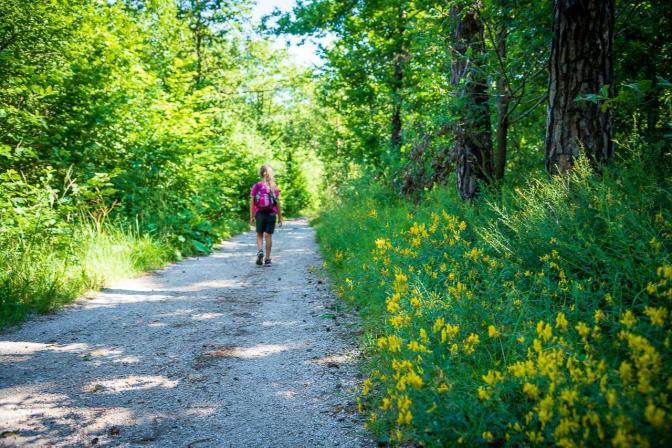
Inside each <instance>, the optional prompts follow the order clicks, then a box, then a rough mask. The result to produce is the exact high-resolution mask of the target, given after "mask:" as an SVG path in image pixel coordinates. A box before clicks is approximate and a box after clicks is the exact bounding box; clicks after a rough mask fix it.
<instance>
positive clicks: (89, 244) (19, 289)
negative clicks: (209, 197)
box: [0, 223, 242, 327]
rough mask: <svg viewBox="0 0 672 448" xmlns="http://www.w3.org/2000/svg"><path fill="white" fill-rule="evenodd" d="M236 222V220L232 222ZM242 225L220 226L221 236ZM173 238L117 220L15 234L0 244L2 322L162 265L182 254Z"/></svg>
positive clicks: (12, 321) (52, 307) (19, 318)
mask: <svg viewBox="0 0 672 448" xmlns="http://www.w3.org/2000/svg"><path fill="white" fill-rule="evenodd" d="M233 224H238V223H233ZM240 229H242V227H241V226H240V225H230V226H229V227H227V228H226V229H219V230H220V233H221V234H222V235H223V236H227V235H230V234H231V233H233V232H236V231H239V230H240ZM169 241H170V240H169V239H161V238H157V237H153V236H150V235H148V234H139V233H138V232H136V231H133V230H129V229H128V228H124V227H121V226H119V225H108V226H105V227H104V228H102V229H100V230H97V229H96V227H95V226H93V225H89V224H81V223H72V224H61V225H60V226H59V227H58V229H51V232H49V233H45V232H44V229H41V233H40V234H38V235H36V234H33V235H30V236H28V235H23V236H21V235H20V234H18V235H13V237H12V238H3V239H2V240H1V241H0V243H2V244H1V245H0V247H1V250H0V327H2V326H6V325H11V324H15V323H18V322H21V321H22V320H23V319H25V317H26V316H27V315H28V314H29V313H31V312H38V313H45V312H50V311H53V310H55V309H58V308H60V307H61V306H63V305H64V304H66V303H69V302H72V301H73V300H74V299H76V298H77V297H79V296H81V295H82V294H83V293H85V292H86V291H88V290H95V289H99V288H101V287H103V286H105V285H106V284H109V283H110V282H112V281H114V280H118V279H121V278H126V277H132V276H135V275H138V274H140V273H142V272H144V271H147V270H152V269H158V268H160V267H161V266H163V265H165V264H166V263H167V262H169V261H174V260H175V259H178V258H180V257H181V254H180V252H179V251H178V250H177V249H176V247H175V246H174V245H172V244H170V243H169Z"/></svg>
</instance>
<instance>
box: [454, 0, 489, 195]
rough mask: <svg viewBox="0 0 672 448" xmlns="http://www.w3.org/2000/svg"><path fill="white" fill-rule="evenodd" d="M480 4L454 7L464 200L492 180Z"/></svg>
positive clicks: (457, 147) (457, 138)
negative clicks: (483, 183)
mask: <svg viewBox="0 0 672 448" xmlns="http://www.w3.org/2000/svg"><path fill="white" fill-rule="evenodd" d="M479 8H480V2H473V3H471V6H468V7H465V6H453V8H452V10H451V15H452V17H453V20H454V32H453V40H454V41H453V52H452V59H453V60H452V64H451V83H452V84H453V86H454V88H455V93H454V95H455V96H456V103H457V104H459V105H460V107H459V112H458V116H459V119H458V121H457V123H456V124H455V127H454V130H453V132H454V150H453V151H454V154H455V157H456V161H457V188H458V191H459V193H460V196H461V197H462V198H463V199H471V198H473V197H474V196H476V195H477V194H478V184H479V182H486V183H487V182H490V181H491V180H492V138H491V132H492V131H491V129H490V126H491V125H490V112H489V107H488V86H487V78H486V76H485V72H484V70H483V69H482V59H483V55H484V53H485V44H484V42H483V23H482V22H481V19H480V16H479Z"/></svg>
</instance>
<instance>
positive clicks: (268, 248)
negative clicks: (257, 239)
mask: <svg viewBox="0 0 672 448" xmlns="http://www.w3.org/2000/svg"><path fill="white" fill-rule="evenodd" d="M265 235H266V259H267V260H268V259H269V258H271V248H272V247H273V235H271V234H270V233H266V234H265Z"/></svg>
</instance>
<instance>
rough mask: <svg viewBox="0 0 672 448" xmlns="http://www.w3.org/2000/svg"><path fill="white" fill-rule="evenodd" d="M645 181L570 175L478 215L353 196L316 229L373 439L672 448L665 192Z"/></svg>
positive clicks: (664, 184) (495, 201) (361, 191)
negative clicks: (356, 362) (356, 360)
mask: <svg viewBox="0 0 672 448" xmlns="http://www.w3.org/2000/svg"><path fill="white" fill-rule="evenodd" d="M640 149H641V148H638V150H640ZM645 169H646V164H645V163H644V162H642V161H639V160H638V161H631V162H629V163H627V164H622V163H619V164H617V165H615V166H614V167H612V168H611V169H610V170H608V171H607V172H605V173H603V176H602V177H600V178H596V177H595V175H593V174H592V173H591V172H590V169H589V168H588V164H587V163H583V164H582V165H581V166H580V167H578V168H577V169H576V170H575V171H574V172H573V173H572V174H571V175H570V176H569V177H567V178H564V179H557V180H555V181H553V182H548V181H547V180H546V179H543V178H540V179H531V180H529V181H528V182H526V183H525V185H523V186H521V187H520V188H515V189H511V190H506V191H505V192H503V194H502V195H501V196H500V195H499V194H498V193H496V192H491V193H489V194H487V195H486V197H485V198H484V200H485V203H482V204H479V205H477V206H474V205H471V204H465V203H463V202H462V201H461V200H460V199H459V196H458V195H457V194H456V192H455V191H454V190H447V189H446V188H441V189H438V190H436V191H434V192H432V193H431V194H430V195H428V196H427V197H426V198H425V199H424V200H423V201H422V202H421V203H420V204H414V203H412V202H408V201H402V200H399V199H398V198H396V197H394V196H393V195H392V194H391V193H390V192H389V191H387V190H385V189H381V188H375V187H374V188H373V189H369V188H366V189H365V188H363V186H361V185H359V186H358V187H359V188H355V189H353V190H352V191H351V192H349V193H348V194H346V195H345V198H344V203H343V206H342V207H339V208H335V209H333V210H331V211H329V212H327V213H325V214H324V215H323V216H322V217H321V218H320V220H319V221H318V236H319V240H320V243H321V245H322V247H323V248H324V252H325V254H326V256H327V258H328V267H329V270H330V272H331V273H332V277H333V279H334V280H335V284H336V288H337V290H338V293H339V294H340V295H341V296H342V297H343V298H344V299H345V300H347V301H349V302H350V303H353V304H354V305H356V306H357V307H359V308H360V309H361V310H362V315H363V316H364V317H365V322H366V323H367V327H368V331H367V337H366V340H365V342H366V351H365V352H366V354H367V357H368V359H367V361H365V362H366V370H367V373H368V377H367V379H366V380H365V381H364V385H363V388H362V390H361V396H360V398H359V406H360V411H362V412H364V413H365V414H366V416H367V419H368V423H367V425H368V427H369V428H371V429H372V430H373V432H374V433H375V434H376V435H377V436H378V437H379V440H382V441H388V442H391V443H392V444H394V445H397V444H403V443H404V442H409V441H413V442H416V443H420V444H421V445H423V446H446V445H453V444H464V445H465V446H477V445H480V444H497V445H499V444H502V443H506V444H509V445H511V446H526V445H558V446H565V447H571V446H606V445H607V444H609V445H612V446H617V447H629V446H667V445H668V444H669V443H670V442H671V440H670V439H669V436H670V434H671V433H670V431H669V429H670V427H671V425H672V414H671V412H672V405H671V403H670V401H669V398H668V397H669V390H670V372H671V371H672V357H671V356H670V341H672V339H671V338H672V321H671V320H670V316H671V314H670V313H672V302H671V300H670V294H671V293H672V289H671V287H672V264H671V254H672V215H671V214H670V210H672V184H671V183H670V181H669V179H667V180H663V179H661V178H652V179H649V180H648V181H646V182H643V181H642V180H643V179H645V178H646V177H645ZM622 173H627V174H625V175H623V174H622ZM568 204H569V205H568Z"/></svg>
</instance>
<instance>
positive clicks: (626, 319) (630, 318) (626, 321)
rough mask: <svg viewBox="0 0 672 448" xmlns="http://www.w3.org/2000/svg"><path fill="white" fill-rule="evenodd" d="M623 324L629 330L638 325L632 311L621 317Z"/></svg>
mask: <svg viewBox="0 0 672 448" xmlns="http://www.w3.org/2000/svg"><path fill="white" fill-rule="evenodd" d="M621 323H622V324H623V325H625V326H626V327H627V328H632V327H633V326H634V325H635V324H636V323H637V318H636V317H635V316H634V315H633V314H632V311H630V310H628V311H626V312H625V313H624V314H623V317H621Z"/></svg>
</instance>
